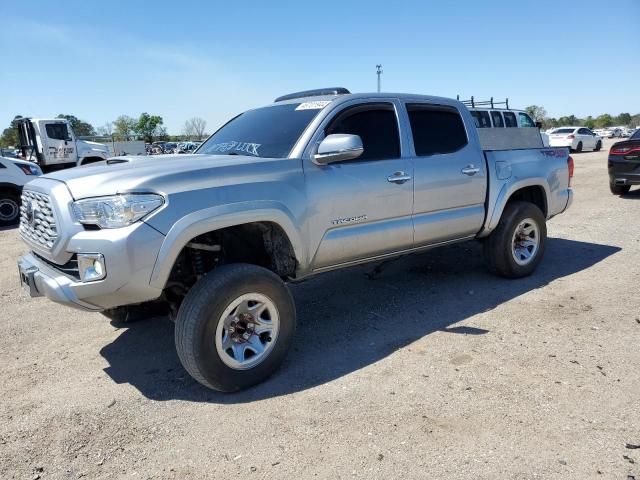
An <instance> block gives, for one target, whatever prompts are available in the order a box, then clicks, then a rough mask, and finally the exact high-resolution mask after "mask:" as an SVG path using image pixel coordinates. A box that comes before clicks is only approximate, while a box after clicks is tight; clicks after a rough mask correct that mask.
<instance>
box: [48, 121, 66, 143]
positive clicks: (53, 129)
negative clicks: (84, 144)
mask: <svg viewBox="0 0 640 480" xmlns="http://www.w3.org/2000/svg"><path fill="white" fill-rule="evenodd" d="M45 129H46V131H47V137H49V138H50V139H52V140H71V137H70V136H69V130H68V129H67V124H66V123H48V124H47V125H45Z"/></svg>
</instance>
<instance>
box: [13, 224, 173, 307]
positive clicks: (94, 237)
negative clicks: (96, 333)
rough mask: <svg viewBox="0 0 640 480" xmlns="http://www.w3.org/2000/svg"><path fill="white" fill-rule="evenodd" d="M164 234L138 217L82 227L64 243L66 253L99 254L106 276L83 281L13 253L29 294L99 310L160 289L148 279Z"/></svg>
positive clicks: (140, 299)
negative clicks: (125, 223) (118, 224)
mask: <svg viewBox="0 0 640 480" xmlns="http://www.w3.org/2000/svg"><path fill="white" fill-rule="evenodd" d="M163 240H164V235H162V234H161V233H159V232H158V231H157V230H155V229H153V228H151V227H150V226H149V225H146V224H145V223H143V222H138V223H136V224H134V225H131V226H129V227H125V228H119V229H103V230H96V231H82V232H79V233H77V234H76V235H74V236H73V237H72V238H71V239H70V240H69V242H68V243H67V245H66V251H67V252H69V253H70V254H76V255H78V254H80V255H81V254H83V253H96V254H101V255H102V256H103V257H104V265H105V269H106V276H105V277H104V278H103V279H101V280H95V281H83V280H82V279H81V278H80V277H79V274H78V273H73V274H70V273H69V271H68V269H66V270H64V271H63V267H64V266H61V265H57V264H55V263H53V262H52V261H50V260H45V259H44V258H43V257H41V256H40V255H38V254H35V253H33V252H31V253H28V254H26V255H24V256H22V257H20V258H19V259H18V271H19V275H20V282H21V284H22V286H23V288H24V289H25V290H26V291H27V293H28V294H29V295H30V296H31V297H40V296H44V297H47V298H48V299H50V300H52V301H54V302H57V303H62V304H64V305H68V306H70V307H74V308H79V309H81V310H88V311H101V310H105V309H109V308H115V307H119V306H123V305H129V304H135V303H143V302H147V301H151V300H155V299H157V298H158V297H159V296H160V295H161V294H162V289H158V288H155V287H152V286H151V285H149V281H150V279H151V272H152V270H153V267H154V265H155V261H156V258H157V255H158V251H159V250H160V246H161V245H162V241H163Z"/></svg>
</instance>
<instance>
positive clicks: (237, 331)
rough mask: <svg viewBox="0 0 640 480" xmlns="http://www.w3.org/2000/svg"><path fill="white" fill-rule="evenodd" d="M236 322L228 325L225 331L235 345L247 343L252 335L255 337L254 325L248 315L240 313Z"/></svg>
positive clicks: (252, 319)
mask: <svg viewBox="0 0 640 480" xmlns="http://www.w3.org/2000/svg"><path fill="white" fill-rule="evenodd" d="M236 319H237V321H232V322H231V323H229V328H228V329H227V331H228V332H229V335H230V336H231V340H232V341H233V342H235V343H245V342H248V341H249V339H250V338H251V336H252V335H255V331H256V330H255V329H256V323H255V319H254V317H253V315H251V314H250V313H241V314H239V315H237V316H236Z"/></svg>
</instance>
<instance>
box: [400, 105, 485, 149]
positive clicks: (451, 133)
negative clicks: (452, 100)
mask: <svg viewBox="0 0 640 480" xmlns="http://www.w3.org/2000/svg"><path fill="white" fill-rule="evenodd" d="M406 107H407V113H408V115H409V123H410V125H411V135H412V137H413V145H414V148H415V152H416V155H417V156H418V157H426V156H430V155H437V154H446V153H453V152H456V151H458V150H460V149H461V148H463V147H464V146H465V145H467V143H468V139H467V132H466V129H465V127H464V122H463V121H462V117H461V116H460V113H459V112H458V110H457V109H455V108H454V107H449V106H439V105H428V104H419V103H418V104H406ZM483 113H487V112H483ZM487 118H488V114H487Z"/></svg>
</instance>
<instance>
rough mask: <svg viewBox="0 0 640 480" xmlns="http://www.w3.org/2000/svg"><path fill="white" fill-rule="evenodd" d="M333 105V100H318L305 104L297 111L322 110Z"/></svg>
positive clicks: (299, 106)
mask: <svg viewBox="0 0 640 480" xmlns="http://www.w3.org/2000/svg"><path fill="white" fill-rule="evenodd" d="M330 103H331V100H317V101H315V102H304V103H301V104H300V105H298V106H297V107H296V110H320V109H321V108H324V107H326V106H327V105H329V104H330Z"/></svg>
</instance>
